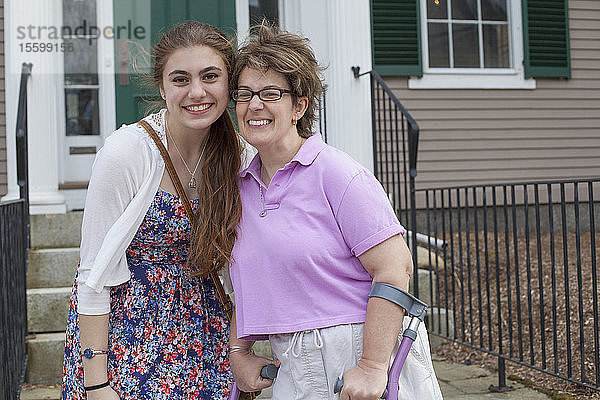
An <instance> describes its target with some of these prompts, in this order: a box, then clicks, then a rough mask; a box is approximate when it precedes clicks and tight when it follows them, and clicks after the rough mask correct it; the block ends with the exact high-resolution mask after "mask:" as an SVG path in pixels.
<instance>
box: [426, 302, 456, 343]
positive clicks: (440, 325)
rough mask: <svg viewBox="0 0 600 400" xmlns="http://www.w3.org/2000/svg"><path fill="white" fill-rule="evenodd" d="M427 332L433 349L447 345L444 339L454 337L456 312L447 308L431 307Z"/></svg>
mask: <svg viewBox="0 0 600 400" xmlns="http://www.w3.org/2000/svg"><path fill="white" fill-rule="evenodd" d="M446 319H447V321H446ZM427 331H428V332H429V345H430V346H431V348H432V349H434V348H436V347H438V346H440V345H442V344H444V343H446V339H444V337H446V336H448V337H454V312H453V311H452V310H447V309H445V308H438V307H430V308H429V309H428V310H427ZM434 333H437V334H438V335H435V334H434Z"/></svg>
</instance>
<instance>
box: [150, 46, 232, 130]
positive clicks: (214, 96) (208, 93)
mask: <svg viewBox="0 0 600 400" xmlns="http://www.w3.org/2000/svg"><path fill="white" fill-rule="evenodd" d="M227 79H228V77H227V68H226V67H225V63H224V61H223V59H222V57H221V55H220V54H219V53H218V52H217V51H216V50H214V49H213V48H212V47H209V46H202V45H200V46H194V47H183V48H179V49H177V50H175V51H173V53H172V54H171V55H170V56H169V59H168V60H167V62H166V64H165V68H164V70H163V80H162V85H161V88H160V91H161V95H162V96H163V98H164V99H165V101H166V102H167V109H168V110H169V114H170V117H171V118H170V119H169V124H170V125H169V127H170V128H171V129H172V130H176V129H182V130H186V129H194V130H208V128H209V127H210V126H211V125H212V123H213V122H215V121H216V120H217V119H218V118H219V117H220V116H221V114H223V112H224V111H225V107H226V106H227V102H228V100H229V94H228V86H227V84H228V83H227V82H228V81H227Z"/></svg>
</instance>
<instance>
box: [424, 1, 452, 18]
mask: <svg viewBox="0 0 600 400" xmlns="http://www.w3.org/2000/svg"><path fill="white" fill-rule="evenodd" d="M427 18H429V19H446V18H448V0H439V1H438V3H437V4H436V3H435V1H434V0H427Z"/></svg>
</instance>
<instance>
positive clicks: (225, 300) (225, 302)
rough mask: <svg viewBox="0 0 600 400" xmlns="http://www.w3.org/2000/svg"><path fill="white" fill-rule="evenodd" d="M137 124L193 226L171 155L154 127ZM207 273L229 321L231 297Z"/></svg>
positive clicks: (215, 279)
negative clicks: (151, 144)
mask: <svg viewBox="0 0 600 400" xmlns="http://www.w3.org/2000/svg"><path fill="white" fill-rule="evenodd" d="M138 124H140V125H141V126H142V128H144V129H145V130H146V132H148V135H150V137H151V138H152V140H154V143H156V147H158V151H160V155H161V156H162V158H163V160H164V161H165V167H166V168H167V171H168V172H169V176H170V177H171V181H172V182H173V185H174V186H175V190H176V191H177V194H178V195H179V198H180V199H181V202H182V203H183V207H184V208H185V212H186V213H187V216H188V218H189V220H190V223H191V225H192V227H193V226H194V225H195V224H196V213H194V210H192V206H191V204H190V200H189V198H188V197H187V194H185V190H183V186H182V185H181V181H180V180H179V176H178V175H177V172H176V171H175V167H174V166H173V161H171V157H169V152H168V151H167V149H166V147H165V145H164V144H163V142H162V140H160V137H159V136H158V134H157V133H156V131H155V130H154V128H152V126H151V125H150V124H149V123H148V122H147V121H145V120H143V119H142V120H141V121H139V122H138ZM209 275H210V279H212V281H213V283H214V285H215V289H216V290H217V296H218V297H219V301H220V302H221V305H222V306H223V309H224V310H225V315H226V316H227V319H228V320H229V321H231V317H232V316H233V304H232V303H231V299H230V298H229V296H228V295H227V293H225V289H224V288H223V284H222V283H221V279H220V278H219V274H217V273H216V272H214V271H213V272H211V273H210V274H209Z"/></svg>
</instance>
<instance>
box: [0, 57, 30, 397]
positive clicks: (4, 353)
mask: <svg viewBox="0 0 600 400" xmlns="http://www.w3.org/2000/svg"><path fill="white" fill-rule="evenodd" d="M31 67H32V65H31V64H23V67H22V71H21V86H20V90H19V100H18V104H19V105H18V111H17V126H16V132H15V133H16V144H17V182H18V184H19V188H20V190H19V192H20V198H19V199H16V200H12V201H7V202H3V203H1V204H0V330H1V336H2V342H1V343H0V394H2V395H3V396H2V398H5V399H15V398H17V399H18V398H19V397H20V392H21V386H22V384H23V382H24V378H25V370H26V366H27V339H26V338H27V289H26V286H27V285H26V281H27V279H26V276H27V263H28V257H27V255H28V252H29V247H30V232H29V184H28V178H27V82H28V78H29V76H30V75H31Z"/></svg>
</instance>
